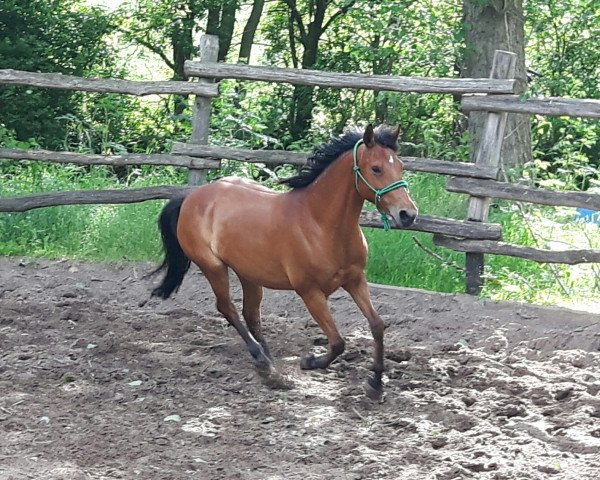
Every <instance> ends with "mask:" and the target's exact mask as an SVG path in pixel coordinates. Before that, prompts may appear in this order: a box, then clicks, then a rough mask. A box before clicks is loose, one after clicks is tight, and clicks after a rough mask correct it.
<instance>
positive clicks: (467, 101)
mask: <svg viewBox="0 0 600 480" xmlns="http://www.w3.org/2000/svg"><path fill="white" fill-rule="evenodd" d="M217 50H218V44H217V42H216V37H212V36H205V37H203V38H202V42H201V60H202V61H200V62H192V61H188V62H186V64H185V72H186V74H187V75H189V76H198V77H201V78H200V79H199V81H198V82H176V81H166V82H132V81H127V80H115V79H94V78H79V77H72V76H68V75H60V74H43V73H34V72H22V71H17V70H0V84H9V85H29V86H34V87H43V88H61V89H70V90H78V91H89V92H105V93H123V94H130V95H150V94H180V95H187V94H193V95H196V97H197V98H196V100H195V112H194V120H193V125H192V126H193V134H192V137H191V139H190V143H175V144H174V146H173V149H172V153H171V154H152V155H141V154H126V155H90V154H80V153H72V152H49V151H44V150H15V149H6V148H4V149H0V158H4V159H15V160H33V161H45V162H55V163H75V164H81V165H113V166H117V165H119V166H120V165H172V166H177V167H183V168H188V169H189V171H190V176H189V178H190V182H191V183H195V182H199V181H200V180H201V179H202V178H203V176H204V174H203V173H202V172H205V171H206V170H207V169H216V168H220V165H221V163H220V160H222V159H227V160H237V161H241V162H254V163H257V162H258V163H264V164H268V165H281V164H287V165H296V166H301V165H304V164H305V163H306V160H307V158H308V154H307V153H300V152H288V151H265V150H247V149H239V148H228V147H220V146H211V145H207V144H206V143H207V138H208V131H209V129H208V126H209V123H210V110H211V101H210V98H211V97H215V96H217V95H218V86H217V84H216V83H213V82H214V80H218V79H225V78H227V79H237V80H248V81H264V82H284V83H289V84H295V85H309V86H318V87H327V88H353V89H371V90H376V91H381V90H385V91H390V92H415V93H446V94H454V95H462V101H461V105H462V108H463V109H464V110H465V111H470V110H484V111H487V112H488V115H487V122H486V126H485V129H484V130H485V133H484V136H483V139H482V142H481V145H480V150H479V151H478V152H477V155H476V159H477V160H476V162H475V163H474V164H472V163H461V162H447V161H442V160H437V159H430V158H417V157H404V158H403V161H404V165H405V168H406V170H409V171H420V172H430V173H436V174H442V175H448V176H450V177H451V178H449V179H448V181H447V183H446V189H447V190H448V191H450V192H456V193H465V194H468V195H470V196H471V198H470V202H469V210H468V214H467V220H455V219H448V218H440V217H434V216H420V217H419V218H418V220H417V221H416V222H415V223H414V224H413V226H411V227H410V228H409V230H413V231H421V232H428V233H432V234H434V243H435V244H436V245H439V246H442V247H445V248H450V249H453V250H455V251H459V252H465V253H466V260H467V262H466V263H467V291H470V293H475V292H477V291H478V287H479V286H480V285H481V273H482V270H483V255H484V254H495V255H508V256H513V257H519V258H525V259H528V260H532V261H536V262H543V263H566V264H577V263H583V262H600V250H568V251H553V250H552V251H551V250H545V249H536V248H530V247H523V246H519V245H513V244H509V243H504V242H501V241H500V240H501V239H502V230H501V227H500V225H497V224H490V223H487V216H488V211H489V202H490V199H491V198H502V199H507V200H516V201H525V202H531V203H539V204H544V205H555V206H558V205H561V206H570V207H584V208H590V209H595V210H600V196H599V195H593V194H588V193H583V192H563V191H558V192H557V191H550V190H546V189H541V188H531V187H526V186H523V185H514V184H508V183H504V182H497V181H495V180H496V178H497V173H498V168H499V160H500V158H499V152H500V146H501V144H502V140H503V137H504V123H505V118H506V114H507V113H509V112H510V113H524V114H540V115H569V116H578V117H584V118H600V101H598V100H577V99H563V98H527V99H523V98H521V97H519V96H517V95H514V94H515V93H519V88H520V86H519V84H518V83H517V82H516V80H515V79H514V78H513V76H514V75H513V70H514V54H511V53H510V52H502V51H497V52H496V57H495V60H494V67H493V70H492V74H491V77H492V78H489V79H458V78H414V77H389V76H381V75H365V74H354V73H330V72H321V71H313V70H295V69H287V68H270V67H254V66H248V65H227V64H222V63H216V62H215V59H216V52H217ZM482 94H485V95H482ZM190 188H192V187H189V186H188V187H185V186H155V187H146V188H136V189H122V190H121V189H117V190H101V191H90V190H82V191H71V192H52V193H40V194H35V195H28V196H22V197H12V198H0V211H5V212H24V211H28V210H32V209H36V208H43V207H49V206H55V205H76V204H100V203H115V204H117V203H134V202H142V201H147V200H155V199H168V198H171V197H173V196H174V195H180V194H183V193H184V192H186V191H189V189H190ZM360 222H361V225H363V226H367V227H375V228H381V227H382V224H381V220H380V217H379V214H378V213H377V212H373V211H363V212H362V214H361V217H360Z"/></svg>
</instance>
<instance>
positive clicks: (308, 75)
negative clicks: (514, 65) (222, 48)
mask: <svg viewBox="0 0 600 480" xmlns="http://www.w3.org/2000/svg"><path fill="white" fill-rule="evenodd" d="M184 71H185V74H186V75H188V76H190V77H203V78H215V79H225V78H227V79H235V80H249V81H260V82H272V83H289V84H292V85H308V86H312V87H326V88H355V89H364V90H366V89H369V90H382V91H387V92H412V93H451V94H463V93H517V90H518V85H517V82H516V81H515V80H513V79H506V80H496V79H487V78H431V77H398V76H389V75H368V74H361V73H337V72H323V71H320V70H298V69H296V68H276V67H255V66H250V65H232V64H226V63H210V62H206V63H205V62H194V61H190V60H188V61H186V62H185V65H184Z"/></svg>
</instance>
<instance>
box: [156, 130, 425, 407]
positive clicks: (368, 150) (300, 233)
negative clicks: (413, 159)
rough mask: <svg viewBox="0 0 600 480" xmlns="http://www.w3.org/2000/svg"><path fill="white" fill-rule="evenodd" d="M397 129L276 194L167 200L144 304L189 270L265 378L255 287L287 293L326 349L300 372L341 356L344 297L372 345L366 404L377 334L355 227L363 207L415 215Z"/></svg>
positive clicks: (226, 181)
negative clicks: (233, 282)
mask: <svg viewBox="0 0 600 480" xmlns="http://www.w3.org/2000/svg"><path fill="white" fill-rule="evenodd" d="M399 134H400V128H396V129H391V128H389V127H378V128H377V129H375V130H374V129H373V126H372V125H369V126H368V127H367V128H366V129H365V130H364V133H363V132H362V131H359V130H357V129H352V130H349V131H347V132H346V133H345V134H343V135H342V136H340V137H337V138H334V139H332V140H330V141H329V142H328V143H326V144H324V145H322V146H320V147H317V148H315V150H314V152H313V153H312V155H311V156H310V157H309V159H308V162H307V164H306V165H305V166H304V167H302V169H301V170H300V171H299V173H298V174H297V175H296V176H293V177H290V178H287V179H284V180H282V181H281V183H283V184H285V185H287V186H289V187H291V190H289V191H286V192H276V191H273V190H271V189H269V188H266V187H264V186H262V185H260V184H258V183H256V182H253V181H250V180H245V179H241V178H237V177H226V178H223V179H220V180H218V181H215V182H213V183H210V184H207V185H203V186H200V187H198V188H197V189H195V190H193V191H192V192H191V193H189V194H187V196H185V197H181V198H174V199H172V200H171V201H170V202H169V203H167V205H166V206H165V207H164V209H163V210H162V212H161V214H160V216H159V222H158V223H159V228H160V231H161V235H162V240H163V246H164V250H165V259H164V261H163V263H162V264H161V265H160V266H159V267H158V268H157V269H156V270H155V272H153V273H156V272H158V271H161V270H166V275H165V276H164V278H163V280H162V282H161V283H160V285H159V286H158V287H156V288H155V289H154V290H153V292H152V295H153V296H158V297H160V298H163V299H166V298H168V297H169V296H170V295H171V294H172V293H173V292H175V291H177V289H178V288H179V286H180V285H181V283H182V281H183V278H184V275H185V274H186V272H187V270H188V268H189V267H190V262H194V263H195V264H196V265H197V266H198V267H199V268H200V270H201V271H202V272H203V274H204V275H205V277H206V279H207V280H208V282H209V283H210V285H211V287H212V290H213V292H214V294H215V296H216V304H217V310H218V311H219V312H220V313H221V314H222V315H223V316H224V317H225V318H226V319H227V321H228V322H229V323H230V324H231V325H232V326H233V327H235V329H236V330H237V331H238V333H239V334H240V336H241V337H242V339H243V340H244V342H246V345H247V348H248V350H249V351H250V354H251V355H252V357H253V358H254V360H255V362H256V365H257V367H258V368H260V369H269V370H270V369H272V368H273V367H272V359H271V354H270V352H269V348H268V346H267V343H266V341H265V338H264V336H263V333H262V329H261V316H260V305H261V301H262V297H263V287H266V288H270V289H279V290H295V291H296V293H297V294H298V295H299V296H300V297H301V298H302V300H303V301H304V303H305V305H306V308H307V309H308V311H309V313H310V314H311V315H312V317H313V318H314V320H315V321H316V322H317V323H318V325H319V326H320V327H321V329H322V330H323V332H324V333H325V335H326V336H327V340H328V351H327V353H326V354H323V355H319V356H315V355H314V354H309V355H307V356H304V357H302V359H301V362H300V366H301V368H302V369H317V368H320V369H325V368H327V367H328V366H329V364H331V362H332V361H333V360H334V359H335V358H336V357H337V356H339V355H340V354H341V353H342V352H343V351H344V348H345V342H344V339H343V338H342V337H341V335H340V333H339V332H338V329H337V327H336V325H335V322H334V319H333V317H332V315H331V311H330V309H329V306H328V304H327V299H328V297H329V296H330V295H331V294H332V293H333V292H335V291H336V290H337V289H338V288H340V287H342V288H343V289H345V290H346V291H347V292H348V293H349V294H350V296H351V297H352V299H353V300H354V302H355V303H356V305H357V306H358V308H359V309H360V311H361V312H362V313H363V314H364V315H365V317H366V318H367V320H368V322H369V326H370V329H371V332H372V334H373V338H374V344H375V347H374V348H375V350H374V365H373V371H374V375H373V376H372V377H370V378H369V379H368V382H367V394H368V395H369V396H370V397H372V398H379V397H380V396H381V393H382V373H383V371H384V362H383V357H384V354H383V331H384V324H383V321H382V320H381V318H380V316H379V314H378V313H377V311H376V310H375V308H374V307H373V304H372V302H371V299H370V296H369V289H368V285H367V280H366V277H365V272H364V270H365V266H366V262H367V243H366V240H365V237H364V235H363V233H362V231H361V229H360V226H359V215H360V213H361V210H362V207H363V204H364V202H365V201H370V202H373V203H374V204H375V205H376V207H377V209H378V210H379V212H380V213H381V215H382V219H384V224H385V223H386V222H387V221H388V217H389V218H390V219H391V220H392V222H393V223H394V224H395V225H396V226H403V227H407V226H410V225H411V224H412V223H413V222H414V220H415V218H416V216H417V207H416V206H415V204H414V203H413V201H412V199H411V198H410V196H409V193H408V188H407V187H408V184H407V183H406V182H405V181H404V180H402V177H403V174H404V169H403V164H402V161H401V160H400V158H399V157H398V155H397V154H396V150H397V140H398V136H399ZM229 269H232V270H233V271H234V272H235V273H236V274H237V276H238V277H239V280H240V282H241V286H242V290H243V306H242V314H243V317H244V320H245V323H246V325H244V324H243V323H242V322H241V321H240V316H239V314H238V312H237V310H236V308H235V306H234V304H233V302H232V300H231V297H230V293H229V274H228V272H229Z"/></svg>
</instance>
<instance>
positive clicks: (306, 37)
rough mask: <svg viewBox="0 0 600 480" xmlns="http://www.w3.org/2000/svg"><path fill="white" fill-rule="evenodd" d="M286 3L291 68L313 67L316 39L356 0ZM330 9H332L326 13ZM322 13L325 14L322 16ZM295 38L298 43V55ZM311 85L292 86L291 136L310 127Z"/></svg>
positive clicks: (288, 0) (295, 137) (291, 0)
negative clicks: (299, 49)
mask: <svg viewBox="0 0 600 480" xmlns="http://www.w3.org/2000/svg"><path fill="white" fill-rule="evenodd" d="M282 1H283V3H284V4H285V5H286V6H287V10H288V11H287V13H288V34H289V40H290V53H291V55H292V62H293V65H294V67H295V68H298V66H301V67H302V68H303V69H310V68H314V67H315V65H316V64H317V60H318V54H319V41H320V40H321V37H322V35H323V34H324V33H325V31H326V30H327V29H328V28H329V27H330V26H331V25H332V24H333V23H334V22H335V21H336V20H337V19H338V18H340V17H342V16H343V15H345V14H346V13H347V12H348V11H349V10H350V9H351V8H352V6H353V5H354V4H355V3H356V0H348V1H346V2H345V3H343V4H342V5H338V4H337V2H335V1H334V0H311V1H308V2H305V3H304V4H303V5H300V6H299V5H298V2H297V0H282ZM332 10H334V12H333V13H329V15H327V14H328V11H329V12H331V11H332ZM326 17H328V18H327V19H326ZM296 39H298V40H299V41H300V44H301V45H302V57H301V58H300V56H299V53H298V49H297V45H296ZM313 91H314V88H313V87H307V86H304V85H297V86H296V87H295V88H294V93H293V97H292V104H291V108H290V113H289V117H288V118H289V124H290V133H291V136H292V139H293V140H299V139H300V138H302V137H303V136H304V134H305V133H306V131H307V130H308V128H309V127H310V123H311V118H312V109H313Z"/></svg>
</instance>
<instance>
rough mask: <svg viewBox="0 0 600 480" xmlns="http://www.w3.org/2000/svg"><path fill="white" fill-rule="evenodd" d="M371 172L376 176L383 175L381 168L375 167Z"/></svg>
mask: <svg viewBox="0 0 600 480" xmlns="http://www.w3.org/2000/svg"><path fill="white" fill-rule="evenodd" d="M371 171H372V172H373V173H375V174H376V175H379V174H380V173H381V168H380V167H378V166H377V165H375V166H374V167H371Z"/></svg>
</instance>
